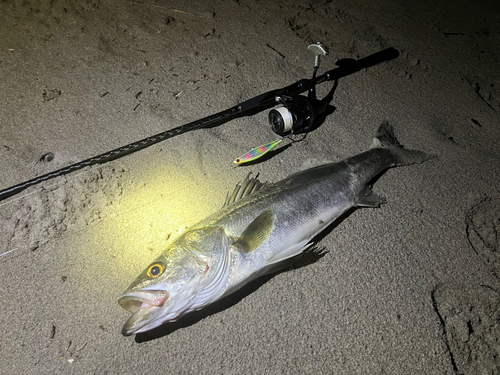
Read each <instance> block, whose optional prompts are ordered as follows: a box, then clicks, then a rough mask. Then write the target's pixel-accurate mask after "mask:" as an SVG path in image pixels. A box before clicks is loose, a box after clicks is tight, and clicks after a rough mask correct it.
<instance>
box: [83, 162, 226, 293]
mask: <svg viewBox="0 0 500 375" xmlns="http://www.w3.org/2000/svg"><path fill="white" fill-rule="evenodd" d="M131 173H132V174H135V175H132V176H130V175H128V176H124V177H125V178H126V177H128V178H129V179H130V177H132V179H133V180H132V182H131V183H130V184H129V185H130V186H128V187H127V188H126V189H124V192H123V195H122V196H121V197H120V198H119V199H118V200H117V201H116V202H114V203H113V205H112V207H111V208H110V211H108V214H107V215H106V217H105V218H104V219H103V220H102V221H101V222H100V223H99V224H97V225H95V226H94V227H93V228H89V231H88V236H87V237H88V238H87V241H86V242H87V243H86V244H85V245H84V244H81V245H83V246H85V249H84V251H85V253H86V257H88V258H89V259H90V258H92V263H93V267H98V268H100V269H102V270H103V271H104V272H103V273H102V275H105V278H106V279H108V280H107V282H111V279H114V280H115V281H117V280H116V278H118V279H120V280H122V281H126V282H127V283H131V282H132V281H133V280H134V279H135V277H136V276H137V275H138V274H139V273H140V272H141V271H142V270H143V269H144V268H145V267H146V266H147V265H148V264H149V263H150V262H152V261H153V260H154V259H155V258H156V257H157V256H159V255H160V254H161V253H163V251H165V249H166V248H167V247H168V245H169V244H170V243H171V242H172V241H173V240H175V239H176V238H177V237H178V236H179V234H180V233H182V232H183V231H184V230H186V229H187V228H189V227H190V226H192V225H193V224H195V223H197V222H198V221H200V220H202V219H203V218H205V217H206V216H208V215H209V214H210V213H213V212H215V211H216V210H217V209H219V208H221V207H222V203H223V202H224V198H225V192H224V193H223V192H222V191H221V190H220V187H219V188H217V187H216V186H215V185H214V186H210V183H211V182H212V183H213V184H215V183H216V182H217V181H218V179H217V178H213V179H211V178H207V175H206V173H204V172H203V171H201V170H200V167H199V165H196V164H193V165H192V166H189V165H186V163H185V162H184V163H183V164H182V165H168V166H166V165H165V164H162V165H161V166H160V167H158V168H154V169H153V168H149V169H148V170H144V169H140V170H138V171H137V172H131ZM214 177H215V176H214ZM90 237H92V238H90ZM110 271H112V272H110ZM102 281H104V280H101V282H102ZM92 282H93V281H92ZM95 282H96V283H97V281H95ZM89 286H90V285H89Z"/></svg>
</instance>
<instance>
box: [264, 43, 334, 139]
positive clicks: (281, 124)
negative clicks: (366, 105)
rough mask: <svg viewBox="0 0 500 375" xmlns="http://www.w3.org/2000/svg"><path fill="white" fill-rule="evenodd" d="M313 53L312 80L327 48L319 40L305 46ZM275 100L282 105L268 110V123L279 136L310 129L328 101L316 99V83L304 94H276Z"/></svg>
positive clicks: (326, 52)
mask: <svg viewBox="0 0 500 375" xmlns="http://www.w3.org/2000/svg"><path fill="white" fill-rule="evenodd" d="M307 49H308V50H309V51H311V52H312V53H313V54H314V72H313V81H314V79H315V78H316V72H317V71H318V67H319V63H320V58H321V56H326V55H327V54H328V48H327V47H326V46H325V45H324V44H323V43H321V42H317V43H315V44H311V45H309V46H308V47H307ZM276 101H277V102H279V103H281V104H282V105H281V106H280V107H278V108H276V109H272V110H271V111H270V112H269V124H270V125H271V129H272V130H273V132H275V133H276V134H278V135H280V136H282V137H283V136H285V135H291V134H294V133H304V132H307V131H309V130H310V129H311V127H312V126H313V124H314V121H315V119H316V116H317V115H318V114H320V113H322V112H323V111H324V110H325V109H326V106H327V104H328V103H326V102H325V101H323V100H318V99H316V85H315V84H313V87H311V89H310V90H309V93H308V95H307V97H306V96H303V95H296V96H293V97H292V96H285V95H282V96H277V97H276Z"/></svg>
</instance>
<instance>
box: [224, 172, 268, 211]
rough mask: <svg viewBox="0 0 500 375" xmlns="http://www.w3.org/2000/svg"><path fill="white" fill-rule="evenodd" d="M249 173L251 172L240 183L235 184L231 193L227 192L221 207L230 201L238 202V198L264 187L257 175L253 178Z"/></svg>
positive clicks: (230, 202)
mask: <svg viewBox="0 0 500 375" xmlns="http://www.w3.org/2000/svg"><path fill="white" fill-rule="evenodd" d="M251 174H252V172H250V173H249V174H248V175H247V177H246V178H245V180H244V181H243V182H242V183H241V184H237V185H236V187H235V188H234V190H233V193H232V194H231V195H229V194H227V196H226V201H225V202H224V206H222V207H226V206H228V205H230V204H232V203H235V202H238V201H239V200H240V199H242V198H244V197H246V196H248V195H250V194H252V193H255V192H256V191H259V190H260V189H262V188H263V187H264V185H265V183H262V182H260V181H259V180H258V177H259V175H257V176H255V178H250V175H251Z"/></svg>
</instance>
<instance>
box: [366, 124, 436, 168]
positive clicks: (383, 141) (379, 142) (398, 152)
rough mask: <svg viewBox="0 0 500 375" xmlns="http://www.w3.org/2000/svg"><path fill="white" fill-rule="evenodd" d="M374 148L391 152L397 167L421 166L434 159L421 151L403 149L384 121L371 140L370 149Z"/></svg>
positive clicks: (391, 129)
mask: <svg viewBox="0 0 500 375" xmlns="http://www.w3.org/2000/svg"><path fill="white" fill-rule="evenodd" d="M376 147H380V148H385V149H387V150H389V151H391V153H392V154H393V156H394V157H395V159H396V164H395V165H397V166H400V165H411V164H421V163H423V162H425V161H427V160H430V159H433V158H434V157H435V155H431V154H427V153H425V152H423V151H418V150H408V149H406V148H404V147H403V146H402V145H401V144H400V143H399V141H398V140H397V138H396V136H395V135H394V129H393V128H392V126H391V125H389V123H388V122H387V121H384V122H383V123H382V125H380V127H379V128H378V130H377V134H376V135H375V138H374V139H373V145H372V148H376Z"/></svg>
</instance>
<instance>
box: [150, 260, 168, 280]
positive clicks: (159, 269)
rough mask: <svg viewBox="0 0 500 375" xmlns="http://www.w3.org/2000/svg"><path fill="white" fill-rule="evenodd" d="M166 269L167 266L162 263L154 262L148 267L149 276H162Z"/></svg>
mask: <svg viewBox="0 0 500 375" xmlns="http://www.w3.org/2000/svg"><path fill="white" fill-rule="evenodd" d="M164 270H165V266H164V265H163V264H161V263H153V264H152V265H150V266H149V268H148V276H149V277H152V278H153V279H154V278H156V277H158V276H160V275H161V274H162V273H163V271H164Z"/></svg>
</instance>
